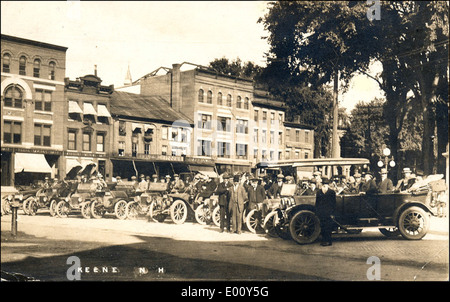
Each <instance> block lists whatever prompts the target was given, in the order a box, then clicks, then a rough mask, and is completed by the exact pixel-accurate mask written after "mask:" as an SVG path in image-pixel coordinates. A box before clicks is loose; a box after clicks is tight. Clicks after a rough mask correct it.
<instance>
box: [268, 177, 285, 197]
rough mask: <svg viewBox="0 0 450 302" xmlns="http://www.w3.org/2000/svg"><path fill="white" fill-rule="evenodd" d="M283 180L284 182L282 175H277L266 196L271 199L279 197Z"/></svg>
mask: <svg viewBox="0 0 450 302" xmlns="http://www.w3.org/2000/svg"><path fill="white" fill-rule="evenodd" d="M283 180H284V175H283V174H281V173H280V174H278V175H277V182H275V183H273V184H272V186H271V187H270V189H269V190H268V192H267V194H268V195H269V197H270V198H271V199H273V198H279V197H280V193H281V188H282V187H283Z"/></svg>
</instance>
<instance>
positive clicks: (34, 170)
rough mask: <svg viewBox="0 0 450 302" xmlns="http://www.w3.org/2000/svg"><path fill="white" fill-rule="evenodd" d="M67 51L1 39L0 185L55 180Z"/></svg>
mask: <svg viewBox="0 0 450 302" xmlns="http://www.w3.org/2000/svg"><path fill="white" fill-rule="evenodd" d="M66 51H67V47H63V46H58V45H53V44H48V43H43V42H38V41H33V40H28V39H22V38H18V37H13V36H8V35H3V34H2V35H1V66H2V72H1V113H2V114H1V129H2V131H1V184H2V185H13V184H29V183H30V182H32V181H33V180H36V179H44V177H45V176H51V177H60V175H61V173H62V171H61V166H62V156H63V150H64V141H65V139H64V137H65V132H64V130H63V128H62V127H60V125H63V124H64V118H65V100H64V78H65V70H66Z"/></svg>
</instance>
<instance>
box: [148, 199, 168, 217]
mask: <svg viewBox="0 0 450 302" xmlns="http://www.w3.org/2000/svg"><path fill="white" fill-rule="evenodd" d="M162 211H163V207H162V206H161V205H158V204H157V203H156V202H155V201H152V203H151V204H150V210H149V211H148V215H149V216H150V219H151V220H152V221H154V222H163V221H164V220H166V217H167V215H166V214H164V213H162Z"/></svg>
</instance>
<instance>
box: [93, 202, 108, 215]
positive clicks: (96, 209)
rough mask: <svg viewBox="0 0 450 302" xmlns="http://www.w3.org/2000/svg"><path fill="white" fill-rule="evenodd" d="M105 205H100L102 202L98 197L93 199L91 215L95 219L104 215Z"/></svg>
mask: <svg viewBox="0 0 450 302" xmlns="http://www.w3.org/2000/svg"><path fill="white" fill-rule="evenodd" d="M105 212H106V211H105V207H104V206H103V205H102V202H101V201H100V200H98V199H96V200H94V201H93V202H92V204H91V215H92V217H94V218H95V219H100V218H102V217H103V215H105Z"/></svg>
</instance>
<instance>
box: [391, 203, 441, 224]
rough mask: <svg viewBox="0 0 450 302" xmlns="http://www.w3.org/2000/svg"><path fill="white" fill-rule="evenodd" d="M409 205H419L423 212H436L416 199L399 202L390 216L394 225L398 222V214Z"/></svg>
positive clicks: (432, 213)
mask: <svg viewBox="0 0 450 302" xmlns="http://www.w3.org/2000/svg"><path fill="white" fill-rule="evenodd" d="M410 207H419V208H422V209H423V210H424V211H425V212H427V213H430V214H431V215H433V216H436V214H435V213H434V212H433V211H432V210H431V208H429V207H428V206H427V205H425V204H423V203H421V202H417V201H411V202H409V201H406V202H405V203H403V204H401V205H400V206H399V207H398V208H397V209H395V211H394V215H393V216H392V219H393V221H394V223H395V225H397V223H398V218H399V216H400V214H401V213H402V212H403V211H404V210H406V209H407V208H410Z"/></svg>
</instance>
